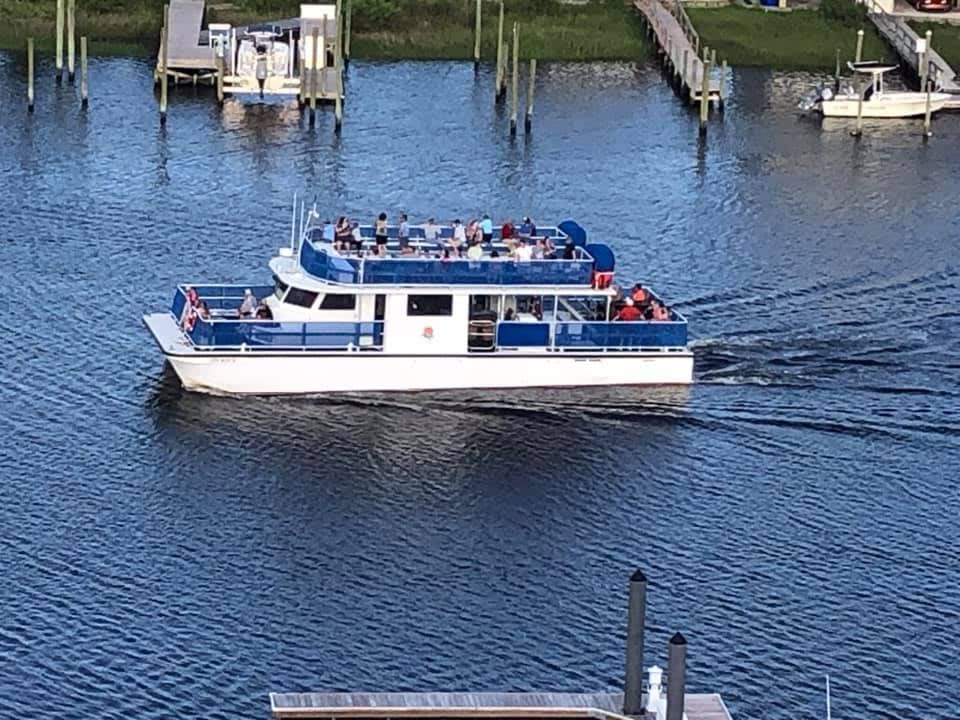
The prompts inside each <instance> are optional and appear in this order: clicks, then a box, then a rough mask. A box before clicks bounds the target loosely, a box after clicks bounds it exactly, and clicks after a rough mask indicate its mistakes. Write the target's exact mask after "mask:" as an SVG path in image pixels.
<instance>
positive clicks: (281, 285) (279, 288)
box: [273, 275, 287, 300]
mask: <svg viewBox="0 0 960 720" xmlns="http://www.w3.org/2000/svg"><path fill="white" fill-rule="evenodd" d="M286 291H287V284H286V283H285V282H284V281H283V280H281V279H280V278H278V277H277V276H276V275H274V276H273V294H274V295H276V296H277V300H283V294H284V293H285V292H286Z"/></svg>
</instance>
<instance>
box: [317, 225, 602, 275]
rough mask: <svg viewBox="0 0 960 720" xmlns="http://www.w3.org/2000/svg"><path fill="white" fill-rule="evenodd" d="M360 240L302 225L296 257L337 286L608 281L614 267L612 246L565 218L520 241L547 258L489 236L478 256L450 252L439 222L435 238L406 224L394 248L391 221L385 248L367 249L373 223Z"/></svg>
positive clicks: (447, 235) (363, 230) (447, 228)
mask: <svg viewBox="0 0 960 720" xmlns="http://www.w3.org/2000/svg"><path fill="white" fill-rule="evenodd" d="M358 230H359V234H360V242H355V243H354V244H353V246H352V248H351V249H350V250H347V249H337V248H336V247H335V245H334V243H333V242H332V238H331V236H330V228H329V226H328V227H318V226H312V227H308V228H307V229H306V231H305V232H304V233H303V235H302V240H301V244H300V250H299V258H298V259H299V264H300V267H301V269H302V270H303V271H304V272H305V273H307V274H308V275H311V276H313V277H314V278H316V279H318V280H320V281H323V282H331V283H338V284H344V285H507V286H516V285H529V286H552V285H557V286H584V287H591V286H596V285H597V284H598V276H599V277H600V278H601V279H602V280H603V285H604V286H606V285H607V284H609V281H610V280H611V279H612V276H613V270H614V255H613V251H612V250H611V249H610V248H609V247H608V246H606V245H603V244H599V243H598V244H588V243H587V241H586V233H585V232H584V230H583V228H581V227H580V225H578V224H577V223H575V222H574V221H572V220H567V221H564V222H562V223H560V224H559V225H558V226H556V227H541V228H539V229H538V230H537V234H536V235H535V236H533V237H532V238H526V239H525V241H526V243H528V244H530V245H535V244H536V243H537V240H541V241H543V242H546V241H549V243H550V244H551V245H552V246H553V247H554V248H555V251H554V253H553V254H552V255H553V256H552V257H549V258H544V259H526V260H524V259H519V258H517V257H515V256H513V255H512V254H511V247H512V245H513V243H510V242H506V241H503V240H502V239H501V238H500V231H499V229H495V230H494V233H493V239H492V241H491V242H490V243H488V244H487V245H486V246H485V247H484V249H483V253H482V255H481V257H479V258H474V259H470V258H462V257H455V256H451V254H450V253H449V252H446V249H447V246H446V245H445V243H446V241H447V240H448V239H449V238H450V237H452V235H453V229H452V227H450V226H440V227H439V234H438V239H437V240H436V241H435V242H434V241H427V240H426V239H425V238H426V235H425V232H424V226H413V225H412V226H410V236H409V242H408V243H405V244H406V245H408V248H407V249H406V250H403V249H402V248H401V245H400V242H399V239H398V237H397V230H398V228H397V227H396V226H391V227H390V228H388V238H389V240H388V243H387V248H386V253H385V254H384V255H377V254H374V253H373V252H371V250H372V248H373V247H375V245H374V237H373V228H372V227H371V226H361V227H359V228H358Z"/></svg>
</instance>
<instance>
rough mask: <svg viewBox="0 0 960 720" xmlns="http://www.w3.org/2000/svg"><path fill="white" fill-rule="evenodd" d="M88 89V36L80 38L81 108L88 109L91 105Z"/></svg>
mask: <svg viewBox="0 0 960 720" xmlns="http://www.w3.org/2000/svg"><path fill="white" fill-rule="evenodd" d="M88 95H89V93H88V87H87V36H86V35H81V36H80V107H82V108H86V107H87V104H88V103H89V98H88Z"/></svg>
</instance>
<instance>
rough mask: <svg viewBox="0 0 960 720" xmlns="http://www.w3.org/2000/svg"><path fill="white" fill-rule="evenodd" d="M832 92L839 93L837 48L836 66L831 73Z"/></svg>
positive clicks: (838, 53)
mask: <svg viewBox="0 0 960 720" xmlns="http://www.w3.org/2000/svg"><path fill="white" fill-rule="evenodd" d="M833 92H834V94H836V93H838V92H840V48H837V66H836V68H835V69H834V71H833Z"/></svg>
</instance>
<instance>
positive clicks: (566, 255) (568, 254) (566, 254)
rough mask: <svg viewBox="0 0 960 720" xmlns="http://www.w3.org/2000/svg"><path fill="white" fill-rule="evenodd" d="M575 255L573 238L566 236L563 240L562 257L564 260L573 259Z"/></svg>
mask: <svg viewBox="0 0 960 720" xmlns="http://www.w3.org/2000/svg"><path fill="white" fill-rule="evenodd" d="M576 257H577V252H576V248H575V247H574V245H573V239H572V238H567V239H566V240H565V241H564V242H563V259H564V260H575V259H576Z"/></svg>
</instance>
